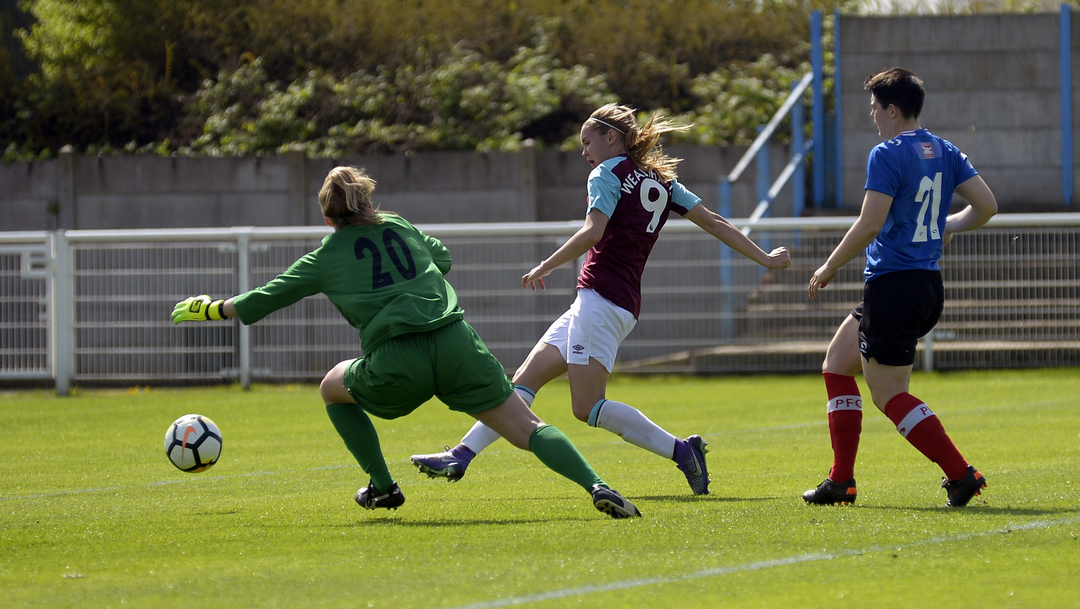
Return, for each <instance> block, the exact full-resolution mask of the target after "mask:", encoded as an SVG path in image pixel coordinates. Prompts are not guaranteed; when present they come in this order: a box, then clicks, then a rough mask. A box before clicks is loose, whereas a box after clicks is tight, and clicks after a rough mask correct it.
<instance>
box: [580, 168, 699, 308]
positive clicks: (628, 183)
mask: <svg viewBox="0 0 1080 609" xmlns="http://www.w3.org/2000/svg"><path fill="white" fill-rule="evenodd" d="M588 190H589V207H588V210H587V211H586V214H588V213H589V212H592V211H593V210H594V209H595V210H598V211H600V212H602V213H603V214H604V215H605V216H607V217H608V223H607V228H606V229H605V230H604V235H603V237H601V238H600V241H599V242H597V244H596V245H594V246H593V247H592V249H590V250H589V253H588V255H587V256H586V258H585V264H584V265H583V266H582V268H581V274H580V275H579V277H578V286H577V287H578V288H579V289H591V290H594V291H595V292H596V293H598V294H600V295H601V296H603V297H604V298H606V299H608V300H609V301H611V302H612V303H614V304H616V305H618V306H619V307H622V308H624V309H626V310H627V311H630V312H631V313H633V314H634V317H635V318H637V317H638V316H639V314H640V312H641V273H642V272H643V271H644V270H645V263H646V262H647V261H648V259H649V253H650V252H651V251H652V248H653V245H654V244H655V243H656V239H657V238H658V237H659V236H660V229H661V228H663V227H664V224H665V223H666V222H667V217H668V214H669V213H670V212H672V211H674V212H676V213H678V214H680V215H685V214H686V212H688V211H690V209H691V208H693V207H694V206H695V205H697V204H698V203H700V202H701V198H700V197H698V196H697V195H695V194H694V193H693V192H690V191H689V190H687V188H686V187H685V186H683V185H682V184H680V183H679V182H678V180H672V181H671V182H668V183H664V182H661V181H660V179H659V177H658V176H657V175H656V174H655V173H652V172H647V171H644V170H643V169H641V168H640V167H638V166H637V164H636V163H635V162H634V161H633V160H631V159H630V158H629V157H627V156H625V155H619V156H616V157H613V158H610V159H608V160H606V161H604V162H603V163H600V164H599V165H597V166H596V168H595V169H593V170H592V173H590V174H589V182H588Z"/></svg>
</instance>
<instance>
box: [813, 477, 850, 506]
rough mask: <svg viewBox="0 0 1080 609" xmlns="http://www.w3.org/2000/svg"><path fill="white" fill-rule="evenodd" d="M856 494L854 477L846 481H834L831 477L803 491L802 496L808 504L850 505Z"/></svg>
mask: <svg viewBox="0 0 1080 609" xmlns="http://www.w3.org/2000/svg"><path fill="white" fill-rule="evenodd" d="M858 496H859V491H858V489H856V488H855V479H854V478H851V479H850V480H848V481H847V482H834V481H833V479H832V478H826V479H825V480H824V481H823V482H822V483H821V484H819V485H818V486H817V488H814V489H810V490H808V491H806V492H805V493H803V496H802V498H803V501H805V502H807V503H809V504H810V505H836V504H838V503H839V504H840V505H852V504H854V503H855V499H856V498H858Z"/></svg>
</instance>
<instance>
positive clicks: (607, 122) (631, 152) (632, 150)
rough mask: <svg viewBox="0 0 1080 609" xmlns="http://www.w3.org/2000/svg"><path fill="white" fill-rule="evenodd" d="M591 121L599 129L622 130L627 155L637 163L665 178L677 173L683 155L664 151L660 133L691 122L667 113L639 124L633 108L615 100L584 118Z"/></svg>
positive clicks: (678, 128) (665, 179) (680, 128)
mask: <svg viewBox="0 0 1080 609" xmlns="http://www.w3.org/2000/svg"><path fill="white" fill-rule="evenodd" d="M590 122H591V123H592V126H593V127H594V128H595V129H597V130H598V131H601V132H606V131H607V130H609V129H614V130H615V131H617V132H619V133H620V134H621V135H622V136H623V138H624V141H625V145H626V153H627V155H628V156H629V157H630V158H631V159H632V160H633V161H634V163H636V164H637V166H638V167H640V168H642V169H643V170H645V171H650V172H655V173H656V175H657V176H658V177H659V178H660V179H661V180H663V181H664V182H670V181H671V180H674V179H675V178H676V177H678V173H677V172H676V167H677V166H678V164H679V162H681V161H682V159H677V158H674V157H670V156H668V155H667V154H664V149H663V147H662V146H661V145H660V136H661V135H663V134H665V133H668V132H671V131H675V132H682V131H686V130H687V129H689V128H690V127H689V126H688V125H679V124H676V123H674V122H672V121H671V120H670V119H668V118H667V117H664V116H662V115H659V114H655V115H653V117H652V118H650V119H649V122H647V123H645V126H644V127H640V128H639V127H638V125H637V120H635V119H634V109H633V108H628V107H627V106H619V105H616V104H606V105H604V106H601V107H600V108H597V109H596V111H594V112H593V113H592V115H590V116H589V118H588V120H586V121H585V123H586V124H588V123H590Z"/></svg>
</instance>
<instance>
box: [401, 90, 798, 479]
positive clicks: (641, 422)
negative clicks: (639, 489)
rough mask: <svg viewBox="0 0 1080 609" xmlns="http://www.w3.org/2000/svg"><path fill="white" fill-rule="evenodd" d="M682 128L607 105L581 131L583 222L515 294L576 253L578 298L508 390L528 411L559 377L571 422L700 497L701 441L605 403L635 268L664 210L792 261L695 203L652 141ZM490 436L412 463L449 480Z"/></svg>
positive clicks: (630, 307) (776, 261)
mask: <svg viewBox="0 0 1080 609" xmlns="http://www.w3.org/2000/svg"><path fill="white" fill-rule="evenodd" d="M683 129H685V127H680V126H678V125H675V124H674V123H672V122H670V121H668V120H666V119H662V118H657V117H653V118H652V119H651V120H649V122H648V123H646V124H645V125H643V126H639V125H638V124H637V121H636V120H635V118H634V110H633V109H631V108H628V107H626V106H619V105H615V104H607V105H605V106H602V107H600V108H598V109H597V110H596V111H594V112H593V113H592V115H591V116H590V117H589V118H588V119H587V120H586V121H585V123H584V124H583V125H582V126H581V144H582V153H581V154H582V156H583V157H585V160H586V161H588V163H589V165H590V166H591V167H592V168H593V170H592V172H591V173H590V174H589V181H588V197H589V198H588V208H587V209H586V212H585V224H584V225H583V226H582V227H581V229H580V230H578V231H577V233H575V234H574V235H573V236H572V237H570V239H569V240H568V241H567V242H566V243H565V244H563V245H562V247H560V248H558V249H557V250H555V252H553V253H552V254H551V255H550V256H548V258H547V259H545V260H544V261H543V262H541V263H540V264H538V265H537V266H536V267H535V268H533V269H532V270H531V271H529V272H528V273H526V274H525V275H524V276H523V277H522V278H521V285H522V286H523V287H531V288H532V289H534V290H535V289H536V288H537V287H539V288H540V289H544V277H546V276H547V275H548V274H549V273H551V271H553V270H555V269H556V268H558V267H560V266H562V265H564V264H568V263H570V262H573V261H575V260H577V259H578V258H580V257H581V256H583V255H584V256H586V258H585V264H584V265H582V267H581V273H580V274H579V275H578V282H577V298H576V299H575V301H574V303H573V304H572V305H571V307H570V309H569V310H568V311H566V313H564V314H563V315H562V317H560V318H559V319H557V320H555V322H554V323H552V324H551V327H549V328H548V331H547V332H546V333H545V334H544V336H542V337H541V338H540V340H539V342H537V343H536V346H534V347H533V350H532V352H530V353H529V356H528V357H527V358H526V359H525V362H524V363H523V364H521V367H520V368H518V370H517V372H516V373H515V374H514V389H515V391H517V393H518V394H519V395H520V396H521V397H522V399H524V400H525V402H526V403H527V404H529V405H530V406H531V405H532V402H533V398H534V397H535V396H536V392H537V391H539V390H540V388H541V387H543V386H544V385H546V384H547V383H548V382H550V381H552V380H554V379H556V378H558V377H559V376H561V375H562V374H567V376H568V378H569V381H570V400H571V408H572V409H573V412H574V415H575V416H576V417H577V418H578V420H580V421H582V422H585V423H588V424H589V425H590V426H593V427H599V428H601V429H606V430H608V431H610V432H612V433H615V434H617V435H619V437H621V438H622V439H623V440H625V441H627V442H629V443H631V444H633V445H635V446H638V447H640V448H643V449H645V450H647V451H649V452H652V453H654V454H656V455H658V456H661V457H664V458H667V459H671V460H672V461H674V462H675V464H676V467H678V468H679V470H680V471H682V472H683V474H684V475H685V476H686V481H687V483H688V484H689V485H690V490H691V492H693V493H694V494H695V495H705V494H708V492H709V471H708V466H707V464H706V462H705V453H706V452H707V451H706V450H705V446H706V444H707V442H705V440H704V439H703V438H702V437H701V436H699V435H691V436H689V437H687V438H678V437H676V436H674V435H673V434H671V433H669V432H668V431H667V430H665V429H664V428H662V427H660V426H659V425H657V424H656V423H654V422H653V421H652V420H650V419H649V418H648V417H647V416H645V414H644V413H642V412H641V411H639V410H638V409H636V408H634V407H633V406H631V405H629V404H625V403H623V402H619V401H616V400H609V399H607V396H606V390H607V381H608V377H609V376H610V374H611V371H612V368H613V366H614V365H615V356H616V353H617V352H618V349H619V345H620V344H621V343H622V341H623V339H624V338H626V336H627V335H628V334H629V333H630V331H631V330H632V329H633V328H634V325H635V324H636V323H637V318H638V315H639V313H640V311H641V274H642V271H644V269H645V263H646V261H647V260H648V258H649V253H650V252H651V251H652V248H653V245H654V244H655V243H656V240H657V237H659V235H660V230H661V229H662V228H663V227H664V223H665V222H666V221H667V218H668V214H669V213H670V212H675V213H678V214H679V215H681V216H683V217H685V218H686V219H687V220H690V221H691V222H693V223H694V224H697V225H698V226H700V227H701V228H702V229H704V230H705V231H706V232H708V233H709V234H710V235H712V236H714V237H716V238H717V239H719V240H720V241H722V242H723V243H724V244H725V245H727V246H728V247H730V248H732V249H734V250H735V251H737V252H739V253H740V254H742V255H744V256H746V257H747V258H749V259H751V260H753V261H754V262H757V263H758V264H760V265H762V266H764V267H765V268H769V269H780V268H785V267H787V266H788V265H790V264H791V259H790V257H789V256H788V253H787V249H786V248H784V247H778V248H776V249H774V250H772V251H771V252H768V253H766V252H765V251H763V250H762V249H761V248H760V247H758V246H757V244H755V243H754V242H753V241H751V240H750V238H749V237H747V236H746V235H744V234H743V233H742V232H741V231H740V230H739V229H738V228H736V227H735V226H734V225H732V224H731V223H730V222H728V221H727V220H725V219H724V218H723V217H721V216H720V215H718V214H716V213H714V212H712V211H710V210H709V209H707V208H706V207H705V206H704V205H699V204H698V203H700V202H701V199H700V198H699V197H698V196H697V195H695V194H694V193H693V192H691V191H689V190H687V188H686V187H685V186H683V185H682V184H680V183H679V181H678V180H677V175H676V167H677V165H678V163H679V161H680V159H676V158H672V157H670V156H668V155H667V154H665V153H664V152H663V150H662V148H661V146H660V145H659V141H660V136H661V135H662V134H664V133H665V132H669V131H680V130H683ZM498 438H499V436H498V434H496V433H495V432H494V431H493V430H491V429H489V428H488V427H486V426H485V425H483V424H477V425H474V426H473V428H472V429H470V430H469V432H468V433H466V434H465V436H464V437H463V438H462V439H461V442H460V443H459V444H458V445H457V446H455V447H454V448H452V449H449V450H447V451H446V452H442V453H435V454H430V455H413V457H412V461H413V463H415V464H416V465H418V466H419V467H420V470H421V471H423V472H427V473H428V474H429V475H438V476H446V477H447V478H449V479H451V480H457V479H460V478H461V476H462V475H464V473H465V469H466V468H467V467H468V465H469V463H470V462H471V460H472V458H473V457H475V456H476V454H477V453H479V452H480V451H482V450H484V448H486V447H487V446H490V445H491V444H492V443H493V442H495V441H496V440H498Z"/></svg>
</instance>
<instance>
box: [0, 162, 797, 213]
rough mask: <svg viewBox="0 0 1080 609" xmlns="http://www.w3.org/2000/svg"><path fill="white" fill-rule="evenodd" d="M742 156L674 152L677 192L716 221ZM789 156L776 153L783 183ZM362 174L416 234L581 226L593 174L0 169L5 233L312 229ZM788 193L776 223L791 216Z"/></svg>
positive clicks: (417, 167) (37, 165) (543, 168)
mask: <svg viewBox="0 0 1080 609" xmlns="http://www.w3.org/2000/svg"><path fill="white" fill-rule="evenodd" d="M744 151H745V149H744V148H741V147H696V146H672V147H671V148H670V150H669V152H670V153H671V154H673V155H675V156H677V157H680V158H683V159H684V161H683V162H682V164H681V165H680V167H679V176H680V180H681V181H682V182H683V183H684V184H685V185H686V186H687V187H688V188H690V189H691V190H693V191H694V192H696V193H697V194H698V195H699V196H701V198H702V199H703V201H704V202H705V204H706V205H708V206H709V208H710V209H713V210H715V209H716V206H717V199H718V195H717V187H718V183H719V182H718V180H719V176H721V175H723V174H726V173H728V172H729V171H730V170H731V169H732V168H733V167H734V166H735V164H736V163H738V161H739V159H740V157H741V156H742V154H743V152H744ZM787 154H789V152H788V151H787V150H786V149H785V147H783V146H779V145H776V146H773V147H772V148H771V157H770V169H771V174H772V175H773V176H775V175H777V174H779V172H780V170H781V169H782V167H783V166H784V164H785V163H786V162H787V158H786V155H787ZM339 164H348V165H358V166H362V167H365V168H366V169H367V170H368V173H369V174H370V175H371V176H372V177H374V178H375V180H376V182H377V186H376V191H375V201H376V202H377V203H378V204H379V205H380V206H381V207H382V208H383V209H386V210H390V211H395V212H397V213H400V214H401V215H403V216H405V217H406V218H408V219H409V220H411V221H412V222H415V223H462V222H529V221H559V220H580V219H581V218H582V217H583V216H584V213H585V206H586V205H585V202H586V187H585V184H586V180H587V178H588V175H589V171H590V167H589V165H588V163H586V162H585V160H584V159H582V158H581V155H580V153H579V152H577V151H571V152H560V151H556V150H543V151H538V150H535V149H531V148H527V149H525V150H524V151H522V152H520V153H513V154H480V153H469V152H430V153H418V154H409V155H400V154H399V155H381V156H364V157H355V158H348V159H341V160H335V159H308V158H305V157H304V156H303V155H302V154H286V155H281V156H267V157H247V158H166V157H157V156H126V157H96V156H85V155H76V154H71V153H63V154H61V155H60V156H59V157H58V158H56V159H52V160H46V161H37V162H32V163H14V164H10V165H0V231H25V230H53V229H122V228H193V227H209V226H305V225H320V224H322V222H323V220H322V216H321V214H320V213H319V208H318V192H319V189H320V188H321V187H322V183H323V179H324V178H325V177H326V174H327V173H328V172H329V171H330V169H332V168H333V167H334V166H335V165H339ZM754 179H755V176H754V165H753V164H751V167H750V170H749V171H747V172H746V173H745V174H744V175H743V178H742V179H741V180H740V181H739V182H738V183H736V184H735V185H734V187H733V195H734V198H735V199H736V205H735V209H734V215H735V216H736V217H745V216H748V215H749V214H750V213H751V211H752V210H753V209H754V206H755V205H756V200H755V193H754ZM790 193H791V188H790V186H789V187H788V188H786V189H785V190H784V191H783V192H782V193H781V195H780V197H778V200H777V201H776V203H775V208H774V211H773V215H777V216H781V215H790V214H791V209H792V203H791V194H790Z"/></svg>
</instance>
